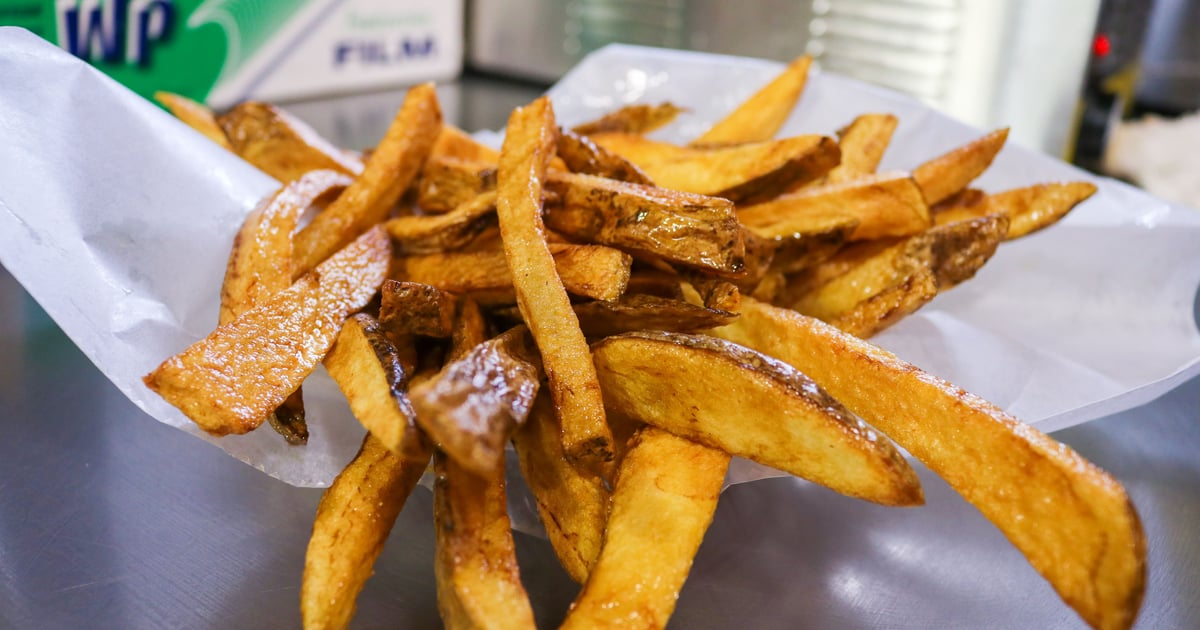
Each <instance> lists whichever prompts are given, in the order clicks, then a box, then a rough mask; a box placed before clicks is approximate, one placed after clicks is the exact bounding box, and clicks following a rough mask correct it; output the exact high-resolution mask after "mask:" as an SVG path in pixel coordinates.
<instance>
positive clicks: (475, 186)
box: [417, 156, 496, 214]
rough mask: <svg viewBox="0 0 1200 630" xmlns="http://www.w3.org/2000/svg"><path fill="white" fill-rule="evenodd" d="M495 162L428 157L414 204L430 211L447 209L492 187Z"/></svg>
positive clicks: (494, 183)
mask: <svg viewBox="0 0 1200 630" xmlns="http://www.w3.org/2000/svg"><path fill="white" fill-rule="evenodd" d="M495 188H496V162H495V160H493V161H491V162H477V161H474V160H464V159H461V158H456V157H451V156H440V157H434V158H430V159H429V160H427V161H426V162H425V168H424V169H422V171H421V179H420V181H418V182H417V205H419V206H421V209H422V210H424V211H425V212H427V213H430V214H442V213H446V212H450V211H452V210H454V209H456V208H458V207H459V206H461V205H462V204H464V203H467V202H469V201H471V200H472V199H475V198H476V197H478V196H479V195H481V194H483V193H485V192H488V191H491V190H495Z"/></svg>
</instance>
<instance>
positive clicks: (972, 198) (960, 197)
mask: <svg viewBox="0 0 1200 630" xmlns="http://www.w3.org/2000/svg"><path fill="white" fill-rule="evenodd" d="M987 201H988V194H987V193H985V192H983V191H982V190H980V189H978V188H964V189H962V190H960V191H958V192H956V193H954V194H953V195H950V196H949V197H946V198H945V199H943V200H941V201H939V202H938V203H937V205H934V206H930V207H929V214H930V215H932V217H933V222H934V225H945V224H947V223H953V222H954V221H959V220H962V219H971V218H975V217H981V216H983V215H985V214H988V210H987Z"/></svg>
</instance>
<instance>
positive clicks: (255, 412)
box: [142, 228, 391, 435]
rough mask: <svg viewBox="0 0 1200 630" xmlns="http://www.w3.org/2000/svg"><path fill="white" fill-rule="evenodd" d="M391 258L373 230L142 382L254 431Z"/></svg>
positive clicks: (367, 295)
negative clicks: (245, 376) (261, 376)
mask: <svg viewBox="0 0 1200 630" xmlns="http://www.w3.org/2000/svg"><path fill="white" fill-rule="evenodd" d="M390 256H391V250H390V247H389V245H388V239H387V234H385V233H384V231H383V229H382V228H376V229H374V230H371V231H369V232H367V233H366V234H363V235H362V236H361V237H359V238H358V240H356V241H354V242H353V243H351V244H350V245H347V246H346V247H344V248H342V250H341V251H339V252H338V253H337V254H335V255H333V256H331V257H330V258H329V259H328V260H326V261H325V262H323V263H321V264H320V265H318V266H317V269H316V270H315V273H311V274H306V275H304V276H302V277H301V278H300V280H298V281H296V282H295V283H293V284H292V286H290V287H288V288H287V289H284V290H283V291H280V292H278V293H276V294H275V295H274V296H272V297H271V298H269V299H268V300H266V301H265V302H263V303H262V304H259V305H258V306H256V307H254V308H252V309H250V310H249V311H246V312H245V313H242V314H241V315H240V316H239V317H237V318H236V319H234V320H233V321H231V322H229V323H228V324H225V325H223V326H219V327H218V328H217V329H216V330H214V331H213V332H212V333H211V334H209V335H208V337H205V338H204V339H201V340H200V341H198V342H196V343H194V344H192V345H191V346H189V347H188V348H187V349H186V350H184V351H183V352H180V353H179V354H177V355H175V356H173V357H170V358H169V359H167V360H166V361H164V362H163V363H162V365H160V366H158V367H157V368H155V370H154V371H153V372H151V373H149V374H147V375H146V376H145V377H144V378H143V379H142V380H143V381H144V382H145V383H146V386H147V387H149V388H150V389H151V390H153V391H155V392H156V393H157V394H158V395H160V396H162V397H163V398H164V399H165V400H166V401H167V402H169V403H171V404H172V405H174V406H176V407H177V408H179V410H180V411H182V412H183V413H184V415H186V416H187V417H189V418H191V419H192V421H193V422H195V423H196V424H197V425H199V426H200V428H202V429H204V430H205V431H207V432H209V433H211V434H213V435H226V434H229V433H246V432H248V431H251V430H253V429H255V428H257V427H258V425H260V424H262V422H263V420H266V418H267V415H268V414H270V413H271V411H273V410H274V409H275V408H277V407H279V405H280V404H282V403H283V401H284V400H285V399H286V398H287V397H288V396H289V395H291V393H292V392H294V391H296V389H297V388H298V387H300V383H301V382H302V381H303V380H304V378H305V377H306V376H308V374H309V373H310V372H312V370H313V368H315V367H316V365H317V363H318V362H320V360H321V359H322V358H323V357H324V356H325V353H326V352H327V351H328V350H329V347H330V346H332V345H333V342H334V339H335V338H336V337H337V334H338V331H339V330H340V329H341V326H342V322H343V321H344V320H345V319H346V316H348V315H349V314H350V313H353V312H354V311H357V310H358V309H360V308H362V307H363V306H364V305H366V303H367V302H368V301H370V299H371V296H373V295H375V292H376V291H377V290H378V289H379V285H380V284H382V283H383V280H384V275H385V274H386V272H387V264H388V259H389V258H390ZM246 374H262V375H270V376H269V378H254V379H247V378H244V377H243V375H246Z"/></svg>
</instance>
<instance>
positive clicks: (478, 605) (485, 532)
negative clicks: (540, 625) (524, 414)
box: [433, 452, 536, 630]
mask: <svg viewBox="0 0 1200 630" xmlns="http://www.w3.org/2000/svg"><path fill="white" fill-rule="evenodd" d="M503 463H504V462H503V460H501V466H500V468H499V470H496V471H493V472H491V473H489V474H488V475H487V476H484V477H481V476H478V475H476V474H474V473H472V472H471V471H469V470H467V469H466V468H462V467H460V466H459V465H458V464H457V463H455V461H454V460H453V459H450V458H449V457H446V456H445V454H443V453H441V452H438V453H435V454H434V457H433V464H434V472H435V474H436V475H437V477H436V480H435V481H434V486H433V519H434V523H435V525H436V532H437V546H436V548H435V551H434V565H433V566H434V575H435V576H436V578H437V585H438V589H437V593H438V609H439V610H440V611H441V613H442V622H443V623H444V624H445V626H446V628H447V629H448V630H459V629H464V630H465V629H473V628H530V629H533V628H536V626H535V625H534V621H533V608H532V607H531V606H530V604H529V595H528V594H526V592H525V587H524V586H522V585H521V574H520V569H519V568H518V567H517V554H516V548H515V546H514V544H513V538H512V526H511V524H510V523H509V519H508V504H507V501H506V497H505V494H506V493H505V487H504V486H505V480H504V466H503Z"/></svg>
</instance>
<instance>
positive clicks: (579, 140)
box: [558, 129, 654, 186]
mask: <svg viewBox="0 0 1200 630" xmlns="http://www.w3.org/2000/svg"><path fill="white" fill-rule="evenodd" d="M558 157H560V158H562V161H563V163H564V164H566V165H567V168H568V169H570V171H571V172H572V173H583V174H585V175H597V176H600V177H608V178H610V179H615V180H618V181H622V182H629V183H631V184H642V185H643V186H652V185H653V184H654V182H652V181H650V177H649V176H647V175H646V174H645V173H643V172H642V169H640V168H638V167H637V166H636V165H635V164H634V163H633V162H630V161H629V160H626V159H625V158H623V157H621V156H619V155H617V154H616V153H613V152H611V151H608V150H606V149H603V148H601V147H600V146H599V145H597V144H596V143H595V142H592V141H591V140H590V139H589V138H588V137H587V136H581V135H579V134H577V133H575V132H573V131H570V130H567V129H560V130H559V133H558Z"/></svg>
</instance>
